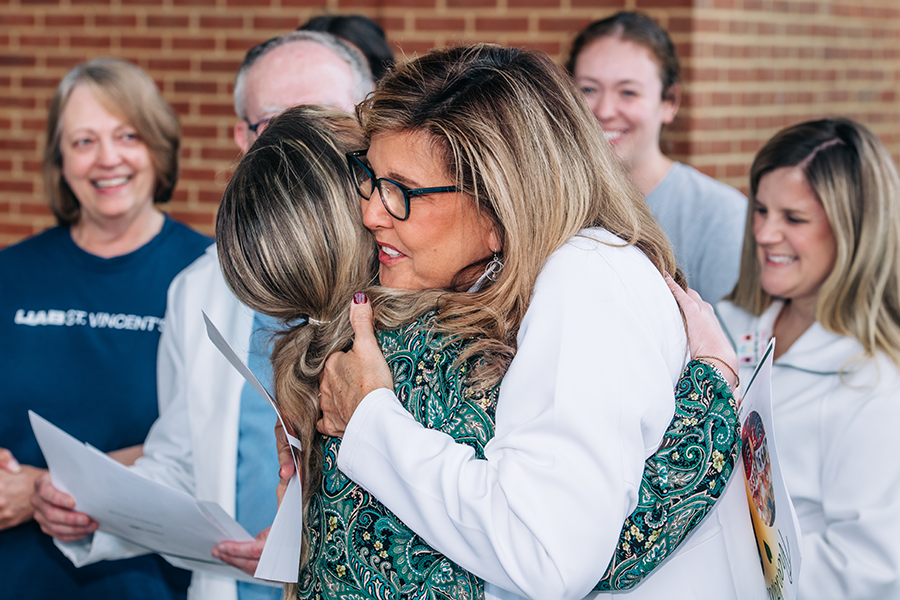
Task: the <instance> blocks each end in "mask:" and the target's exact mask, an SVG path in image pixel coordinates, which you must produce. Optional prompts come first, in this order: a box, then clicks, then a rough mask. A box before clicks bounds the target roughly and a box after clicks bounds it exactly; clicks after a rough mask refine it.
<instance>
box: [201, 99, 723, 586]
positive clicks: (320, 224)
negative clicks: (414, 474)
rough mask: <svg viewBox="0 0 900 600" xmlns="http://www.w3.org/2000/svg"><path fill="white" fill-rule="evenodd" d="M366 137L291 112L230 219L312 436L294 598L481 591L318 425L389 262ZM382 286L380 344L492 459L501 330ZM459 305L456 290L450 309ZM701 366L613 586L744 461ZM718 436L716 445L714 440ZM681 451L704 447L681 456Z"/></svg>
mask: <svg viewBox="0 0 900 600" xmlns="http://www.w3.org/2000/svg"><path fill="white" fill-rule="evenodd" d="M362 143H363V138H362V134H361V132H360V131H359V130H358V129H357V126H356V122H355V121H354V120H353V119H352V118H351V117H349V116H347V115H345V114H342V113H334V112H330V111H326V110H323V109H319V108H316V107H296V108H292V109H289V110H287V111H285V113H284V114H282V115H280V116H278V117H276V118H275V119H273V120H272V122H271V123H270V124H269V126H268V128H267V129H266V131H265V132H264V133H263V134H262V135H261V137H260V139H259V141H258V142H257V143H256V144H255V145H254V147H253V149H252V150H251V152H250V153H249V154H248V155H247V156H246V157H245V158H244V159H243V160H242V161H241V163H240V165H239V166H238V168H237V169H236V170H235V173H234V176H233V177H232V179H231V181H230V182H229V185H228V187H227V188H226V191H225V194H224V196H223V199H222V204H221V206H220V211H219V218H218V221H217V227H216V230H217V238H218V241H219V245H218V250H219V253H220V258H221V264H222V268H223V271H224V274H225V278H226V280H227V281H228V283H229V285H230V286H231V288H232V289H233V291H234V292H235V294H236V295H237V296H238V297H239V298H240V299H241V300H242V301H243V302H245V303H246V304H247V305H248V306H250V307H252V308H253V309H255V310H257V311H260V312H263V313H265V314H267V315H270V316H272V317H276V318H277V319H279V321H280V322H281V326H280V327H278V328H277V329H278V331H275V332H273V334H274V335H275V343H274V352H273V354H272V362H273V365H274V381H275V389H276V397H277V398H278V401H279V404H280V405H281V407H282V411H283V413H284V414H285V415H286V417H287V420H288V422H289V425H290V426H291V427H293V428H294V430H295V431H296V433H297V434H298V436H299V437H300V439H301V440H303V447H304V452H303V453H302V455H301V464H302V472H303V482H304V499H303V501H304V509H305V519H304V524H305V525H304V527H305V536H304V552H303V561H302V565H301V566H302V569H301V576H300V582H299V584H298V585H297V586H293V587H291V588H290V589H289V595H294V593H296V595H297V597H298V598H307V597H322V598H338V597H345V596H346V595H347V594H355V595H356V596H357V597H361V598H376V597H381V595H383V593H385V591H384V590H392V591H393V592H396V593H401V592H403V593H408V592H409V590H413V589H415V590H418V591H419V592H421V593H423V594H426V595H433V596H434V597H438V598H454V599H459V600H462V599H465V598H480V597H482V596H483V593H484V590H483V582H482V580H481V579H480V578H478V577H476V576H474V575H473V574H471V573H469V572H467V571H466V570H464V569H462V568H461V567H460V566H459V565H457V564H455V563H453V562H452V561H451V560H450V559H448V558H447V557H446V556H443V555H442V554H440V553H439V552H438V551H437V550H435V549H434V548H432V547H429V545H428V544H426V543H425V542H424V541H423V540H422V539H421V538H420V537H419V536H417V535H415V534H414V533H413V532H412V531H411V530H410V529H409V528H408V527H407V526H406V525H404V524H403V523H402V522H401V521H400V520H398V519H397V518H396V516H395V515H393V514H392V513H391V512H390V511H389V510H388V509H387V508H386V507H385V506H384V505H383V504H381V503H380V502H379V501H378V500H377V499H375V498H374V497H373V496H372V495H371V494H369V493H368V492H367V491H366V490H365V489H363V488H361V487H360V486H358V485H355V484H354V483H353V482H351V481H350V480H349V479H347V477H346V476H344V475H343V474H342V473H340V472H339V471H338V470H337V467H336V460H337V454H338V451H339V449H340V444H341V442H340V440H339V439H337V438H333V437H325V438H321V437H319V436H317V435H316V433H315V424H316V421H317V419H318V418H319V407H318V391H319V386H318V377H319V376H320V374H321V373H322V370H323V368H324V364H325V359H326V358H327V357H328V355H329V354H331V353H332V352H334V351H335V350H338V349H342V348H344V347H346V346H347V345H348V344H349V343H350V341H351V339H352V329H351V326H350V320H349V318H348V317H349V315H348V310H347V309H348V307H347V305H346V301H345V298H346V297H347V296H348V295H351V294H352V293H353V290H359V289H363V288H364V287H365V286H367V285H368V284H369V283H370V282H371V281H372V280H373V279H374V277H375V274H376V272H377V266H376V262H375V245H374V244H373V240H372V236H371V234H370V233H369V232H368V231H367V230H366V229H365V228H364V227H363V223H362V218H361V214H360V212H359V208H358V200H357V199H356V198H355V197H354V196H355V195H356V190H355V189H354V188H353V187H352V184H351V178H350V173H349V170H348V167H349V166H350V165H353V164H355V162H354V159H353V158H351V160H350V161H349V163H348V162H347V160H346V159H345V152H346V151H347V150H349V149H351V148H356V147H359V146H360V145H362ZM352 154H353V153H351V155H352ZM445 293H446V292H442V294H445ZM368 294H369V297H370V298H371V301H372V304H373V306H375V307H376V312H375V317H376V323H377V324H378V329H379V333H378V343H379V346H380V348H382V349H383V351H384V353H385V355H386V356H387V357H388V361H389V364H390V366H391V368H392V369H393V373H394V379H395V389H396V391H397V394H398V396H399V397H400V398H402V401H403V403H404V407H405V408H406V409H407V410H408V411H409V413H411V414H412V415H413V416H414V418H416V419H417V420H419V421H420V422H422V423H423V424H425V425H426V426H428V427H429V428H432V429H435V430H439V431H441V432H443V433H444V434H447V435H449V436H450V437H452V438H453V439H455V440H457V441H459V443H462V444H466V445H467V446H469V447H470V448H472V449H473V450H474V451H475V452H476V453H477V454H479V455H482V456H483V450H484V446H485V444H486V443H488V441H489V440H490V439H491V438H492V437H493V435H494V406H495V403H496V398H497V391H498V390H497V385H496V379H497V373H498V369H497V368H495V369H493V370H491V369H487V370H485V369H483V367H484V366H485V365H486V363H487V362H488V361H489V360H491V358H492V357H491V354H490V352H489V351H488V352H485V351H483V350H477V349H475V348H476V346H477V344H478V342H479V341H481V340H482V339H483V338H484V337H485V336H483V335H473V336H472V337H470V338H462V337H461V336H459V335H455V334H454V333H453V330H454V326H452V325H451V326H447V325H445V324H444V325H442V324H441V323H440V318H439V312H438V310H437V307H436V305H435V304H432V305H431V306H429V305H427V304H424V303H423V302H424V301H423V298H424V297H430V298H431V302H432V303H434V302H435V301H436V299H437V298H439V297H440V296H436V295H435V294H432V293H430V292H427V291H426V290H424V289H423V290H413V291H410V290H397V289H394V290H390V289H387V288H384V287H378V288H369V289H368ZM453 304H454V303H453V302H452V301H451V302H443V303H442V310H448V309H449V308H452V306H453ZM423 307H424V310H425V311H426V312H424V314H423V312H422V311H423ZM698 335H699V336H700V337H702V334H699V333H698ZM489 348H490V347H489ZM466 356H469V357H470V358H469V359H466V358H465V357H466ZM692 365H693V366H692V367H691V368H689V369H688V373H689V374H685V375H684V376H683V377H682V381H681V382H680V384H679V394H678V407H677V415H676V417H675V418H673V419H672V422H671V423H670V426H669V429H668V430H667V431H666V434H665V435H666V443H665V444H664V447H665V449H664V450H663V449H661V450H660V451H658V452H657V453H655V454H654V455H653V456H651V457H650V458H649V459H648V460H647V462H646V465H645V467H644V471H645V476H644V479H643V480H642V482H641V495H642V498H643V497H650V498H659V500H654V501H647V500H643V499H642V501H641V503H640V505H639V507H638V508H637V509H635V510H634V511H633V512H632V514H631V515H629V517H628V519H629V520H628V521H626V523H625V526H620V529H621V531H620V534H619V543H618V546H617V556H616V558H615V559H613V560H610V561H609V565H608V568H607V572H606V573H605V574H604V576H603V578H602V581H600V583H599V584H598V585H599V586H600V587H601V589H628V588H631V587H634V586H635V585H636V584H637V583H639V582H640V581H641V579H642V578H643V577H645V576H646V575H647V574H648V573H650V572H651V571H652V569H653V568H654V567H655V566H656V565H657V564H658V563H659V562H660V561H661V560H662V559H663V558H664V557H665V556H667V555H668V554H669V553H670V552H671V551H672V550H673V549H674V547H675V546H677V545H678V544H679V543H680V542H681V541H682V540H683V539H684V537H685V536H686V535H687V533H688V532H690V531H691V530H692V529H693V528H694V527H695V526H696V525H697V523H698V522H699V521H700V519H702V517H703V515H705V514H706V512H707V511H708V510H709V507H710V506H711V504H712V503H713V502H714V501H715V499H716V498H717V497H718V495H719V494H720V493H721V491H722V489H723V487H724V485H725V482H726V481H727V479H728V474H729V473H730V472H731V468H732V467H733V463H734V455H733V453H732V448H733V441H734V440H735V439H736V438H735V432H734V424H735V423H736V419H735V415H734V405H733V402H731V397H730V392H729V388H728V385H727V384H726V383H725V382H724V380H722V379H721V377H720V376H719V375H716V374H715V373H714V371H713V370H712V369H711V368H710V367H709V366H708V365H703V364H702V363H692ZM504 370H505V368H503V367H500V368H499V371H501V372H499V375H502V371H504ZM698 392H699V394H698ZM700 395H702V396H703V400H699V396H700ZM711 399H717V400H716V401H715V402H711V403H710V402H709V401H710V400H711ZM685 419H687V420H691V419H695V422H696V426H694V427H686V426H685V425H684V421H685ZM707 446H708V447H709V448H710V449H712V450H711V451H704V450H702V449H701V448H704V447H707ZM679 452H682V453H685V452H690V453H691V454H692V456H693V458H692V459H691V460H689V461H687V462H684V461H678V460H677V455H678V453H679ZM716 452H718V455H716ZM716 456H718V457H719V459H718V460H720V461H721V464H720V466H719V468H718V469H716V467H715V466H713V465H714V464H716V460H717V459H716ZM673 457H675V459H673ZM701 457H702V458H701ZM666 469H673V470H674V471H677V472H678V473H680V475H679V477H678V479H679V482H678V483H675V482H674V481H673V482H672V483H670V484H667V485H663V486H660V485H658V484H656V483H654V481H655V480H656V479H658V477H656V476H655V475H654V474H655V473H659V472H664V471H665V470H666ZM710 472H712V473H713V474H710ZM651 524H652V525H651ZM633 532H639V533H640V535H643V533H641V532H646V533H647V535H648V537H649V536H653V537H654V543H649V544H647V545H646V546H641V547H640V548H633V549H632V548H631V544H630V541H631V540H632V539H633V535H634V534H633ZM657 540H658V541H657ZM632 543H633V542H632ZM401 555H403V556H410V557H414V558H412V559H403V558H402V556H401ZM407 560H409V562H407ZM379 590H381V591H380V592H379Z"/></svg>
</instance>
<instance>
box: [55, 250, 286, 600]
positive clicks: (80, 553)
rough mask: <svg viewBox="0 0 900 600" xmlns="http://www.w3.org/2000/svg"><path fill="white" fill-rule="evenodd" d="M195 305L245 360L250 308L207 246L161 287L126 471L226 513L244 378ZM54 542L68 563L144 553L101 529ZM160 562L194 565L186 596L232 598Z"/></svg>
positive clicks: (218, 580) (228, 590)
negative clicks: (151, 382)
mask: <svg viewBox="0 0 900 600" xmlns="http://www.w3.org/2000/svg"><path fill="white" fill-rule="evenodd" d="M201 310H203V311H205V312H206V314H207V315H209V318H210V319H211V320H212V322H213V323H214V324H215V325H216V327H217V328H218V329H219V331H221V332H222V335H223V336H224V337H225V339H226V340H228V342H229V343H230V344H232V347H233V348H234V350H235V352H236V353H237V354H238V356H239V357H241V359H243V360H245V361H246V359H247V355H248V351H249V344H250V334H251V332H252V329H253V311H251V310H250V309H249V308H247V307H246V306H244V305H242V304H241V303H240V302H238V300H237V298H235V297H234V295H233V294H232V293H231V291H230V290H229V289H228V286H227V285H226V284H225V280H224V279H223V277H222V273H221V271H220V269H219V261H218V258H217V255H216V248H215V245H213V246H210V247H209V249H207V251H206V253H205V254H204V255H203V256H201V257H200V258H198V259H197V260H196V261H194V263H193V264H191V265H190V266H189V267H187V268H186V269H185V270H184V271H182V272H181V273H179V275H178V276H177V277H176V278H175V279H174V280H173V281H172V284H171V285H170V286H169V293H168V304H167V306H166V318H165V327H164V329H163V333H162V337H161V338H160V345H159V356H158V365H157V380H158V381H157V384H158V388H159V413H160V416H159V419H157V421H156V423H154V425H153V427H152V428H151V430H150V433H149V434H148V435H147V439H146V440H145V441H144V456H143V457H142V458H140V459H138V461H137V462H136V463H135V465H134V467H132V468H133V469H134V470H135V471H136V472H138V473H140V474H141V475H144V476H145V477H148V478H150V479H153V480H155V481H159V482H161V483H164V484H166V485H169V486H171V487H173V488H176V489H180V490H184V491H185V492H188V493H189V494H191V495H193V496H195V497H196V498H198V499H199V500H211V501H214V502H217V503H218V504H220V505H221V506H222V508H223V509H225V512H227V513H228V514H229V515H231V516H234V511H235V473H236V468H237V465H236V458H237V438H238V421H239V416H240V405H241V390H242V389H243V385H244V380H243V378H242V377H241V375H240V374H239V373H238V372H237V371H236V370H235V369H234V367H232V366H231V365H230V364H229V363H228V361H227V360H226V359H225V358H224V357H223V356H222V355H221V353H220V352H219V351H218V349H216V347H215V346H214V345H213V344H212V342H211V341H210V340H209V338H208V337H207V334H206V326H205V324H204V322H203V316H202V314H201V312H200V311H201ZM273 492H274V491H273ZM56 545H57V546H58V547H59V548H60V550H62V552H63V553H64V554H65V555H66V556H68V557H69V559H70V560H71V561H72V562H73V563H74V564H75V565H76V566H82V565H86V564H90V563H93V562H96V561H98V560H111V559H121V558H129V557H131V556H137V555H140V554H146V552H147V551H146V550H145V549H143V548H140V547H138V546H134V545H132V544H129V543H127V542H124V541H122V540H121V539H119V538H116V537H114V536H111V535H108V534H105V533H101V532H96V533H94V534H93V535H92V536H88V537H87V538H85V539H83V540H80V541H78V542H73V543H62V542H58V541H57V542H56ZM167 560H169V562H172V563H173V564H175V565H176V566H180V567H184V568H192V569H195V570H194V574H193V577H192V579H191V587H190V588H189V590H188V598H189V599H190V600H236V599H237V586H236V585H235V579H233V578H231V577H225V576H221V575H217V574H215V573H212V572H210V571H209V570H208V569H209V568H208V566H204V565H202V564H199V563H190V562H187V561H177V560H174V559H169V558H167ZM256 582H257V583H264V582H259V581H256Z"/></svg>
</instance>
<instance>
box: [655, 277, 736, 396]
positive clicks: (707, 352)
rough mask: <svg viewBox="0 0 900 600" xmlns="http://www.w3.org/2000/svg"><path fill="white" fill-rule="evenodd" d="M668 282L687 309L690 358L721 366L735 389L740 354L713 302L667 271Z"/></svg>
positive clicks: (678, 300) (678, 299)
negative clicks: (738, 355) (732, 342)
mask: <svg viewBox="0 0 900 600" xmlns="http://www.w3.org/2000/svg"><path fill="white" fill-rule="evenodd" d="M666 284H668V286H669V289H670V290H672V295H673V296H675V300H676V301H677V302H678V305H679V306H681V310H682V312H683V313H684V319H685V322H686V323H687V328H688V340H689V341H690V345H691V358H693V359H697V360H701V359H702V360H704V361H706V362H709V363H710V364H712V365H713V366H715V367H716V368H717V369H719V370H720V371H721V372H722V374H723V375H724V376H725V378H726V379H727V380H728V383H729V384H730V385H731V388H732V389H733V390H735V392H736V391H737V389H736V388H737V386H738V384H739V381H738V376H737V370H738V360H737V354H735V352H734V348H732V347H731V343H730V342H729V341H728V338H727V337H726V336H725V332H724V331H722V326H721V325H720V324H719V320H718V319H717V318H716V311H715V309H714V308H713V307H712V304H710V303H709V302H705V301H704V300H703V298H701V297H700V294H698V293H697V292H695V291H694V290H692V289H690V288H689V289H688V290H687V291H684V290H683V289H681V288H680V287H679V286H678V284H677V283H675V281H674V280H673V279H672V278H671V277H670V276H668V275H666Z"/></svg>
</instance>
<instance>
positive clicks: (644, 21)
mask: <svg viewBox="0 0 900 600" xmlns="http://www.w3.org/2000/svg"><path fill="white" fill-rule="evenodd" d="M602 37H618V38H621V39H623V40H627V41H629V42H634V43H635V44H639V45H641V46H643V47H645V48H647V50H649V51H650V52H651V53H652V54H653V56H654V57H656V61H657V62H658V63H659V78H660V80H661V81H662V99H663V100H671V99H672V92H673V87H674V86H675V85H676V84H678V83H680V82H681V66H680V64H679V62H678V54H677V53H676V52H675V45H674V44H673V43H672V39H671V38H670V37H669V34H668V33H667V32H666V30H665V29H663V28H662V27H660V26H659V23H657V22H656V21H654V20H653V19H651V18H650V17H648V16H647V15H645V14H643V13H639V12H630V11H623V12H618V13H616V14H614V15H613V16H611V17H607V18H605V19H601V20H600V21H594V22H593V23H591V24H590V25H588V26H587V27H585V28H584V29H583V30H582V31H581V33H579V34H578V36H577V37H576V38H575V40H574V41H573V42H572V49H571V50H570V51H569V60H567V61H566V70H568V71H569V73H570V74H571V75H574V74H575V63H576V62H577V60H578V55H579V54H581V52H582V50H584V48H585V47H586V46H587V45H588V44H590V43H591V42H593V41H594V40H597V39H600V38H602Z"/></svg>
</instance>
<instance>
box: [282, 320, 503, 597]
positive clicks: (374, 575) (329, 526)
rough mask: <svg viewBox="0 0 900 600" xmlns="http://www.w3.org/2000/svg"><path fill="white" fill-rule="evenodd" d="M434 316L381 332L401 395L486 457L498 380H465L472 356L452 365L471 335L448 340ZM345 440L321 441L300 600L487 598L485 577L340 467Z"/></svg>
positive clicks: (423, 418) (413, 409)
mask: <svg viewBox="0 0 900 600" xmlns="http://www.w3.org/2000/svg"><path fill="white" fill-rule="evenodd" d="M433 320H434V315H433V314H429V315H426V316H425V317H423V318H422V319H420V320H419V321H418V322H416V323H413V324H411V325H409V326H407V327H405V328H403V329H400V330H397V331H388V332H379V333H378V342H379V345H380V346H381V350H382V352H383V353H384V356H385V358H386V359H387V361H388V365H389V366H390V368H391V371H392V374H393V377H394V382H395V391H396V393H397V397H398V398H399V399H400V402H401V403H402V404H403V406H404V407H405V408H406V409H407V410H408V411H409V412H410V413H412V415H413V416H414V417H415V418H416V420H417V421H419V422H420V423H422V424H423V425H425V426H426V427H428V428H430V429H437V430H439V431H443V432H444V433H447V434H449V435H451V436H453V438H455V439H456V441H457V442H459V443H461V444H466V445H468V446H471V447H472V448H473V449H474V450H475V455H476V456H477V457H478V458H484V446H485V444H487V442H488V440H490V439H491V438H492V437H494V409H495V406H496V400H497V394H498V392H499V388H495V389H492V390H490V391H489V392H488V393H484V392H482V391H481V390H475V389H473V388H472V387H470V386H469V385H468V373H469V370H470V369H471V368H472V367H473V366H474V364H473V363H470V364H465V365H463V366H462V367H461V368H459V369H453V368H452V367H453V364H454V361H455V359H456V357H457V356H459V354H460V352H461V351H462V350H463V349H464V347H465V342H453V343H450V344H447V345H444V341H443V339H442V338H439V337H436V336H433V335H431V334H429V333H428V329H429V325H430V324H431V323H432V322H433ZM340 443H341V442H340V440H338V439H335V438H326V439H325V440H324V441H323V444H324V450H325V463H324V465H323V478H322V487H321V489H320V490H319V493H318V494H317V495H316V496H315V497H314V498H313V500H312V501H311V502H310V506H309V509H308V510H307V516H306V527H307V530H308V533H309V538H310V560H309V563H308V564H307V565H306V566H305V567H304V568H303V569H302V570H301V572H300V580H299V591H298V594H297V598H298V599H320V598H321V599H328V600H332V599H338V598H341V599H353V600H357V599H358V600H362V599H378V600H381V599H401V598H402V599H413V598H415V599H422V600H426V599H428V600H431V599H435V600H438V599H440V600H470V599H478V598H483V597H484V584H483V582H482V581H481V579H479V578H477V577H475V576H474V575H472V574H471V573H469V572H468V571H465V570H464V569H462V568H461V567H459V566H458V565H456V564H455V563H453V562H452V561H451V560H450V559H448V558H447V557H445V556H444V555H442V554H440V553H439V552H437V551H435V550H434V549H432V548H431V547H430V546H428V544H426V543H425V542H424V541H423V540H422V539H421V538H420V537H419V536H417V535H416V534H414V533H413V532H412V531H411V530H410V529H409V528H408V527H406V525H404V524H403V523H402V522H401V521H400V520H399V519H398V518H397V517H395V516H394V515H393V514H392V513H391V512H390V511H389V510H388V509H387V508H385V507H384V505H383V504H381V503H380V502H379V501H378V500H376V499H375V497H374V496H372V495H371V494H369V493H368V492H367V491H365V490H364V489H362V488H361V487H359V486H358V485H356V484H354V483H353V482H352V481H350V480H349V479H347V477H346V476H344V474H343V473H341V472H340V471H339V470H338V468H337V455H338V451H339V449H340Z"/></svg>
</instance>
